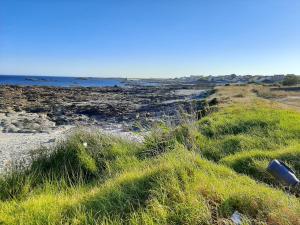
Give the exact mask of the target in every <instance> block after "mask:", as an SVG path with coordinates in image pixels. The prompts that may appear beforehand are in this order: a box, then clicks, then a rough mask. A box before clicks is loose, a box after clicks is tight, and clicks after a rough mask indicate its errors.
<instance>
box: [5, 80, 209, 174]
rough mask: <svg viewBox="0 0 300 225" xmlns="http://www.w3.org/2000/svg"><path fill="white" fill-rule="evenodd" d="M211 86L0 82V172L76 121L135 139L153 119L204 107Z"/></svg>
mask: <svg viewBox="0 0 300 225" xmlns="http://www.w3.org/2000/svg"><path fill="white" fill-rule="evenodd" d="M211 91H212V89H211V88H203V87H202V86H196V85H191V86H188V85H164V86H160V87H145V86H139V85H137V86H126V87H97V88H84V87H71V88H63V87H38V86H11V85H3V86H0V173H1V172H3V171H5V170H6V169H7V168H9V167H10V166H11V165H13V164H15V162H18V161H25V162H27V161H28V160H29V158H30V151H31V150H34V149H37V148H40V147H49V146H51V145H55V144H56V143H58V142H59V141H61V140H62V139H63V138H64V137H65V136H67V135H68V133H70V132H72V130H74V128H76V127H78V126H79V127H85V128H86V129H95V131H101V132H104V133H109V134H111V135H116V136H119V137H121V138H125V139H131V140H134V141H138V142H140V141H142V140H143V135H140V134H143V133H145V132H147V129H149V128H150V127H151V126H152V125H153V124H155V123H156V122H157V121H161V120H175V119H176V117H177V116H178V115H177V114H178V112H179V111H180V110H184V111H188V112H192V111H193V110H201V109H203V107H204V99H205V98H206V97H207V96H208V95H209V94H210V93H211ZM137 131H141V132H137Z"/></svg>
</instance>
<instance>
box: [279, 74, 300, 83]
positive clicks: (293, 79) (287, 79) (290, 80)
mask: <svg viewBox="0 0 300 225" xmlns="http://www.w3.org/2000/svg"><path fill="white" fill-rule="evenodd" d="M299 83H300V77H299V76H296V75H294V74H288V75H286V76H285V77H284V79H283V81H282V84H283V85H286V86H292V85H297V84H299Z"/></svg>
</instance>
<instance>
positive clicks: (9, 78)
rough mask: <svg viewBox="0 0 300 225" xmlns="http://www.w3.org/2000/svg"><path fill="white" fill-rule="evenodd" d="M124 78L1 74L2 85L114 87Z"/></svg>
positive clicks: (121, 84)
mask: <svg viewBox="0 0 300 225" xmlns="http://www.w3.org/2000/svg"><path fill="white" fill-rule="evenodd" d="M122 81H124V79H122V78H120V79H118V78H94V77H63V76H62V77H58V76H57V77H56V76H15V75H0V85H5V84H9V85H22V86H54V87H112V86H123V85H124V84H123V83H122Z"/></svg>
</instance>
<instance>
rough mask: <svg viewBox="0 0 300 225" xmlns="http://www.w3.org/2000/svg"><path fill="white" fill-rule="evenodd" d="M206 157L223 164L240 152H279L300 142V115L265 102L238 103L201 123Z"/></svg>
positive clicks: (200, 140) (200, 129)
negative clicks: (222, 160)
mask: <svg viewBox="0 0 300 225" xmlns="http://www.w3.org/2000/svg"><path fill="white" fill-rule="evenodd" d="M198 124H199V131H200V134H201V135H199V137H198V138H199V146H200V149H201V153H202V154H203V156H204V157H206V158H208V159H211V160H214V161H219V160H220V159H222V158H223V157H226V156H228V155H232V154H235V153H237V152H243V151H250V150H253V149H261V150H264V151H269V150H277V149H278V148H282V147H284V146H288V145H290V144H291V143H295V142H296V143H297V142H299V140H300V126H299V124H300V114H299V113H297V112H293V111H287V110H282V109H276V108H271V107H270V106H267V105H265V104H263V103H261V102H256V103H253V104H252V105H251V106H244V105H242V104H237V105H234V106H231V107H228V108H225V109H223V110H221V111H220V112H218V113H215V114H213V115H211V116H209V117H206V118H204V119H202V120H200V121H199V122H198Z"/></svg>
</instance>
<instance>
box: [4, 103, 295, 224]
mask: <svg viewBox="0 0 300 225" xmlns="http://www.w3.org/2000/svg"><path fill="white" fill-rule="evenodd" d="M298 124H300V115H299V113H296V112H292V111H286V110H280V109H275V108H271V106H270V105H267V104H263V103H261V102H254V103H253V105H252V106H250V107H247V106H244V105H231V106H229V107H226V108H222V109H220V110H219V111H218V112H215V113H213V114H211V115H209V116H208V117H205V118H203V119H201V120H200V121H197V122H194V123H190V124H182V125H180V126H178V127H176V128H170V127H165V126H160V127H158V128H157V129H155V130H154V131H153V133H152V134H151V135H150V136H149V137H147V138H146V140H145V142H144V143H143V144H137V143H132V142H129V141H124V140H121V139H117V138H114V137H109V136H105V135H102V134H91V133H87V132H83V131H78V133H76V134H74V135H73V136H71V137H70V138H69V139H68V140H67V141H65V142H62V143H60V144H59V145H58V146H57V147H56V148H54V149H49V150H40V151H37V152H36V154H35V155H34V156H33V163H32V165H31V166H30V167H28V168H23V169H16V170H13V171H12V172H11V173H8V174H6V175H5V176H2V177H1V179H0V199H1V200H0V224H217V223H218V224H232V223H231V222H230V216H231V215H232V213H233V212H234V211H236V210H238V211H239V212H240V213H242V214H243V221H244V224H280V225H281V224H282V225H283V224H293V225H298V224H300V200H299V198H296V197H295V196H294V195H291V194H288V193H286V192H285V191H284V190H282V189H280V188H277V186H269V185H268V184H274V180H272V177H270V175H268V174H267V173H266V172H265V168H266V165H267V163H268V162H269V161H270V160H271V159H274V158H278V159H281V160H284V161H285V162H287V163H288V164H289V165H290V166H291V167H292V168H294V169H295V170H296V171H297V173H298V174H299V172H300V164H299V156H300V150H299V147H300V141H299V139H300V127H299V125H298ZM85 142H86V143H87V147H85V146H84V144H83V143H85Z"/></svg>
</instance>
